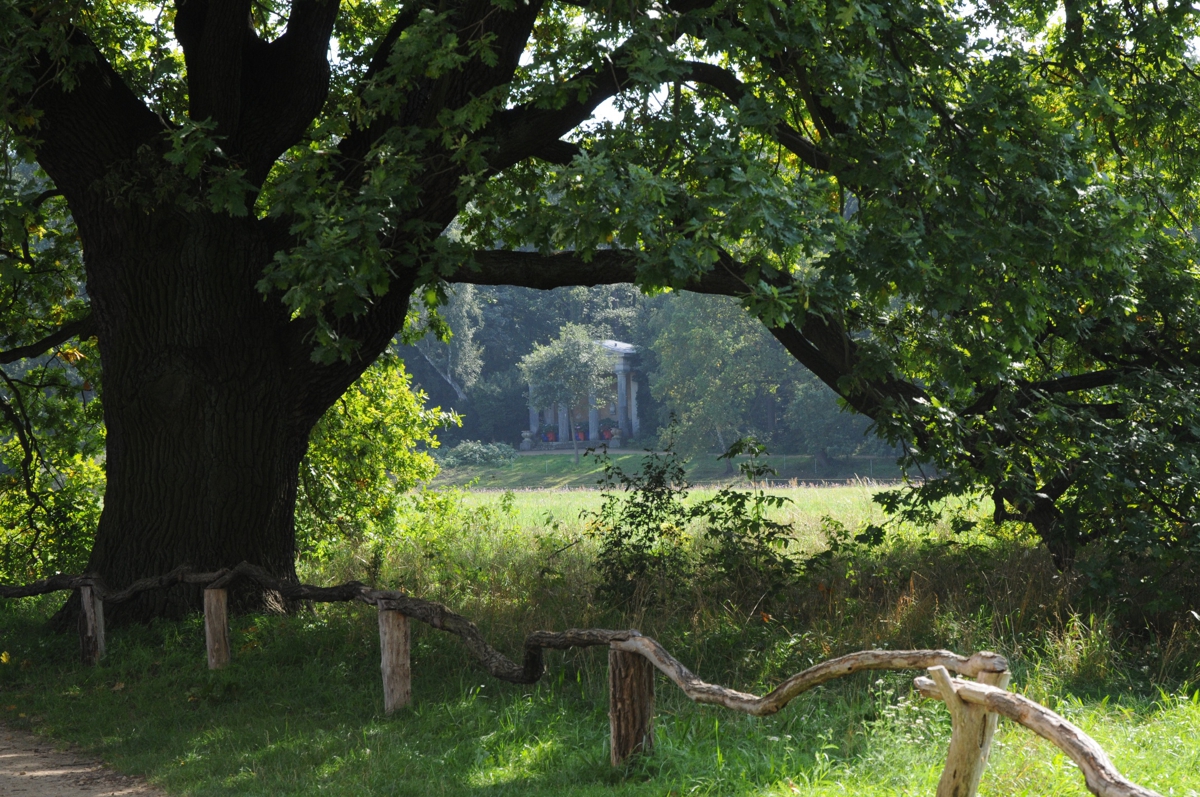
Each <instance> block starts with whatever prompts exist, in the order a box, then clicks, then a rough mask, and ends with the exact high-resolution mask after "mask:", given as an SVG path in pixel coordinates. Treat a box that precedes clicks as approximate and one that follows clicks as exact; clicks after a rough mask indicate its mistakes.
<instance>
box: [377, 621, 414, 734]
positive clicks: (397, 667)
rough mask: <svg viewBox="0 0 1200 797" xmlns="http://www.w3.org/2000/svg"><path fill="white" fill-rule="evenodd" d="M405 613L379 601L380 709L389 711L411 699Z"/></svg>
mask: <svg viewBox="0 0 1200 797" xmlns="http://www.w3.org/2000/svg"><path fill="white" fill-rule="evenodd" d="M409 633H410V632H409V624H408V615H406V614H404V613H403V612H401V611H398V610H397V609H395V608H394V607H392V606H391V605H389V604H388V603H387V602H386V601H380V602H379V652H380V658H381V659H382V661H381V663H380V669H381V670H382V671H383V711H384V713H385V714H391V713H392V712H394V711H395V710H396V709H398V708H404V707H405V706H407V705H408V704H409V703H411V702H412V662H411V660H410V658H409V656H410V649H411V644H410V643H411V638H410V635H409Z"/></svg>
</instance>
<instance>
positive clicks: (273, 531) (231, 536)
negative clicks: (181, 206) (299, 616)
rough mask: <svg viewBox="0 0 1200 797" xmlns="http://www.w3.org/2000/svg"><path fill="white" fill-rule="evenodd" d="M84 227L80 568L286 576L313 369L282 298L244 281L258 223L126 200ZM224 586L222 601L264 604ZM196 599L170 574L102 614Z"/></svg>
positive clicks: (259, 248)
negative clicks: (93, 454) (94, 444)
mask: <svg viewBox="0 0 1200 797" xmlns="http://www.w3.org/2000/svg"><path fill="white" fill-rule="evenodd" d="M106 215H107V214H106ZM89 227H90V228H91V229H92V230H94V229H95V226H94V225H86V224H85V225H81V228H82V229H85V230H87V229H88V228H89ZM85 240H86V242H87V244H88V245H89V246H88V249H87V251H88V275H89V280H88V291H89V294H90V297H91V301H92V306H93V312H94V315H95V318H96V324H97V333H98V337H99V345H100V352H101V357H102V360H103V365H104V386H103V400H104V413H105V422H106V424H107V429H108V439H107V461H106V467H107V474H108V486H107V491H106V493H105V498H104V511H103V514H102V516H101V519H100V524H99V529H98V531H97V534H96V541H95V545H94V548H93V550H92V554H91V559H90V561H89V563H88V570H89V572H93V573H96V574H98V575H100V576H101V577H103V578H104V580H105V582H106V583H107V584H108V585H109V586H110V587H114V588H120V587H123V586H125V585H127V584H129V583H130V582H132V581H134V580H136V579H138V578H144V577H146V576H152V575H157V574H161V573H165V572H167V571H169V570H171V569H173V568H175V567H177V566H179V565H181V564H188V565H191V566H193V567H196V568H201V569H207V570H215V569H218V568H221V567H231V566H233V565H236V564H237V563H238V562H241V561H248V562H251V563H252V564H255V565H258V566H260V567H263V568H265V569H266V570H268V571H269V572H271V573H272V574H274V575H276V576H280V577H284V578H294V577H295V567H294V554H295V541H294V528H293V511H294V507H295V500H296V487H297V472H298V468H299V464H300V460H301V459H302V457H303V456H304V452H305V447H306V445H307V438H308V433H309V431H310V430H311V427H312V424H313V423H314V422H315V421H316V419H317V417H319V415H320V410H321V409H323V407H319V406H318V407H315V408H314V407H313V406H305V405H304V403H305V401H306V400H307V401H308V403H309V404H311V403H312V402H311V399H306V398H305V397H306V395H307V393H306V392H305V391H304V390H303V389H302V388H303V387H304V386H305V385H304V383H303V381H302V378H303V376H304V375H308V377H309V378H311V373H312V368H311V363H310V362H309V358H308V357H307V356H303V357H302V358H298V357H297V355H296V352H295V351H294V349H295V348H296V347H295V345H294V341H293V340H292V337H291V336H292V333H291V331H290V330H289V329H288V318H287V314H286V311H285V310H284V308H283V307H282V305H280V303H279V302H276V301H269V300H268V301H264V298H263V296H262V295H261V294H260V293H259V292H258V291H257V290H256V289H255V283H256V281H257V280H258V279H259V278H260V276H261V274H262V269H263V266H264V264H265V263H267V262H269V260H270V258H271V255H272V249H271V247H270V246H268V245H267V244H266V242H265V241H264V240H263V237H262V235H261V230H259V229H257V226H256V223H255V222H253V221H247V220H242V221H237V220H233V219H230V218H221V217H213V216H209V215H201V214H187V215H184V214H179V213H175V214H171V215H167V217H166V219H165V220H164V218H162V215H160V214H158V213H150V214H137V213H136V212H133V213H125V214H121V215H120V217H119V218H118V219H117V220H116V222H115V223H113V222H112V221H110V222H109V227H108V228H107V229H104V230H103V232H101V233H100V234H98V235H97V234H93V235H91V236H85ZM337 392H340V391H336V392H334V394H333V395H334V396H336V393H337ZM332 400H333V399H332V398H329V399H328V400H327V401H325V402H324V403H328V401H332ZM230 598H231V603H232V605H233V607H235V608H246V607H247V605H248V604H249V605H255V604H258V605H261V603H262V601H263V600H266V601H267V603H268V604H269V603H270V596H262V595H254V594H247V593H245V592H243V593H241V594H239V593H237V592H234V593H232V594H231V595H230ZM200 606H201V588H200V587H199V586H195V585H193V586H180V587H177V588H175V589H173V590H171V591H170V592H151V593H146V594H144V595H143V596H142V597H141V598H140V599H136V600H135V601H134V602H131V603H129V604H125V605H122V606H115V607H112V613H111V616H112V619H115V620H117V621H118V622H120V621H128V620H131V619H144V618H147V617H151V616H178V615H180V614H182V613H185V612H188V611H194V610H197V609H199V608H200Z"/></svg>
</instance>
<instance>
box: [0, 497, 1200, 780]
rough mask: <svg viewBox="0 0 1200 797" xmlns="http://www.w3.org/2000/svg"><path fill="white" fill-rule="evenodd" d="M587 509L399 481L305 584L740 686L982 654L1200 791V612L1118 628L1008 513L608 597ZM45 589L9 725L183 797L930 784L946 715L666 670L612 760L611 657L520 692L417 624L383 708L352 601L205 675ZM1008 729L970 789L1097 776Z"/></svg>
mask: <svg viewBox="0 0 1200 797" xmlns="http://www.w3.org/2000/svg"><path fill="white" fill-rule="evenodd" d="M869 492H870V489H869V488H868V487H863V486H859V487H849V488H836V489H826V490H797V491H794V492H793V493H792V496H793V497H794V498H795V504H794V505H793V506H790V507H787V508H785V509H784V510H783V511H784V513H786V514H787V517H788V519H790V520H791V521H793V522H794V523H795V524H796V526H797V528H798V532H797V535H798V543H797V550H799V551H803V552H806V553H813V552H816V551H819V550H820V549H821V548H822V547H823V546H824V545H825V542H826V537H825V532H824V531H823V529H825V528H827V527H826V526H823V524H822V517H823V516H824V515H834V516H836V517H838V518H839V519H840V520H841V522H843V523H844V524H846V525H847V526H848V527H854V526H856V525H858V524H859V523H861V522H863V521H868V520H874V519H876V516H875V514H874V512H875V511H874V509H873V508H872V506H871V505H870V503H869V500H868V495H869ZM585 495H586V494H585ZM591 500H593V498H592V497H587V498H583V497H581V495H580V494H579V493H568V494H529V493H527V494H516V495H512V496H504V495H501V494H490V495H487V496H481V495H470V494H465V495H464V494H454V493H448V494H447V493H429V494H425V495H422V496H415V497H414V503H413V506H412V509H411V511H410V512H409V513H408V514H407V515H406V517H405V519H404V522H403V523H402V525H401V527H400V528H398V529H397V530H396V532H395V533H394V534H391V535H389V536H387V537H386V538H377V539H364V540H361V541H358V542H357V543H355V544H353V545H351V544H347V545H346V546H344V547H343V548H341V549H340V550H338V551H337V553H336V555H335V556H333V557H331V558H329V559H328V560H325V561H322V562H319V563H317V562H310V563H306V564H305V565H304V573H303V576H304V578H305V580H307V581H309V582H312V583H332V582H335V581H343V580H347V579H350V578H357V579H361V580H367V581H370V582H372V583H375V584H378V585H380V586H388V587H403V588H405V589H407V590H409V591H410V592H411V593H413V594H418V595H421V596H423V597H428V598H433V599H436V600H441V601H444V602H446V603H447V604H449V605H450V606H452V607H453V608H455V609H456V610H458V611H461V612H463V613H464V614H466V615H468V616H470V617H472V619H474V620H476V622H477V623H478V624H479V625H480V627H481V629H482V630H483V632H484V633H485V634H486V635H487V636H488V637H489V638H490V639H491V640H493V642H494V644H496V645H497V646H499V647H501V648H502V649H505V650H507V651H509V653H510V655H516V654H517V653H518V652H519V650H520V648H519V645H520V641H521V639H522V638H523V637H524V635H525V634H526V633H527V632H528V631H531V630H533V629H536V628H548V629H562V628H567V627H580V626H608V627H638V628H640V629H641V630H642V631H643V632H645V633H649V634H652V635H654V636H655V637H657V638H658V639H660V641H662V642H663V644H664V645H666V647H667V648H668V649H669V650H670V651H671V652H672V653H673V654H674V655H676V656H677V657H678V658H680V659H681V660H682V661H683V662H684V663H685V664H687V665H688V666H689V667H691V668H692V669H693V670H694V671H696V672H697V673H698V674H699V675H700V676H701V677H703V678H705V679H707V680H710V681H716V682H719V683H723V684H726V685H729V686H733V687H736V688H740V689H744V690H752V691H761V690H763V689H765V688H768V687H769V686H770V685H773V684H775V683H777V682H778V680H779V679H781V678H783V677H785V676H787V675H790V674H791V673H793V672H795V671H797V670H800V669H802V668H804V667H806V666H809V665H811V664H813V663H816V662H818V661H821V660H824V659H826V658H829V657H831V656H835V655H838V654H840V653H844V652H848V651H851V650H856V649H861V648H864V647H893V648H898V647H948V648H951V649H955V650H959V651H962V652H964V653H966V652H971V651H973V650H979V649H984V648H989V649H993V650H998V651H1000V652H1002V653H1004V654H1005V655H1007V656H1009V658H1010V661H1011V662H1012V664H1013V667H1014V670H1015V684H1014V688H1017V689H1019V690H1022V691H1024V692H1025V693H1027V694H1029V695H1030V696H1031V697H1034V698H1035V699H1038V700H1041V701H1042V702H1046V703H1047V704H1048V705H1050V706H1051V707H1052V708H1055V710H1058V711H1060V712H1062V713H1065V714H1066V715H1067V716H1069V717H1070V718H1071V719H1072V721H1074V722H1076V723H1077V724H1080V725H1081V726H1082V727H1084V729H1085V730H1087V731H1088V732H1089V733H1091V734H1093V735H1094V736H1095V737H1096V738H1097V739H1098V740H1100V741H1101V743H1102V744H1104V745H1105V746H1106V748H1107V749H1108V750H1109V752H1110V754H1111V755H1112V757H1113V758H1114V760H1115V761H1116V763H1117V765H1118V766H1119V767H1121V768H1122V769H1123V770H1124V771H1126V772H1127V774H1129V775H1130V776H1131V777H1133V778H1134V779H1135V780H1137V781H1138V782H1141V783H1144V784H1146V785H1148V786H1151V787H1153V788H1156V789H1158V790H1159V791H1160V792H1162V793H1164V794H1168V793H1172V790H1173V793H1174V794H1178V795H1186V794H1196V793H1198V792H1200V752H1197V746H1196V745H1195V743H1194V740H1195V739H1196V738H1200V692H1198V691H1197V686H1200V683H1197V679H1198V666H1197V662H1200V633H1198V632H1197V628H1196V627H1190V626H1188V625H1187V623H1186V622H1185V621H1186V620H1187V618H1186V617H1181V618H1177V619H1178V622H1176V623H1174V624H1170V623H1167V624H1160V625H1159V626H1155V627H1149V626H1146V625H1137V624H1131V622H1130V621H1129V620H1128V617H1127V616H1126V615H1124V614H1122V613H1120V612H1118V611H1116V609H1115V608H1114V607H1109V606H1105V605H1103V604H1101V603H1096V602H1091V603H1087V602H1086V601H1085V600H1084V593H1083V591H1082V589H1081V584H1079V583H1078V581H1077V580H1075V579H1073V578H1069V577H1064V576H1062V575H1061V574H1059V573H1057V572H1056V571H1055V570H1054V568H1053V567H1052V566H1051V564H1050V562H1049V559H1048V557H1047V556H1045V555H1044V553H1043V552H1042V551H1041V550H1040V549H1039V548H1038V547H1037V546H1036V545H1035V544H1034V542H1033V541H1032V540H1031V539H1029V538H1028V537H1026V536H1024V535H1022V534H1020V533H1018V532H1017V531H1015V530H1008V529H1004V530H991V533H987V534H985V533H982V532H981V531H977V532H975V533H973V534H968V535H958V536H954V535H951V534H950V533H949V530H948V529H942V528H935V529H912V528H909V529H902V530H900V532H899V533H898V534H896V535H895V536H894V537H892V538H891V539H890V540H889V541H888V542H887V543H886V544H885V545H883V546H880V547H878V548H873V549H867V548H863V547H855V546H849V547H846V548H843V549H842V550H840V551H839V552H838V553H837V554H836V555H834V556H831V557H829V558H828V560H827V561H826V562H825V563H824V564H822V565H821V566H819V567H813V568H812V569H810V571H809V572H808V573H807V575H806V576H805V577H804V578H803V579H801V580H800V581H799V582H798V583H796V584H795V585H794V586H792V587H790V588H789V589H787V590H783V591H781V592H780V593H779V594H776V595H773V596H764V597H763V598H762V599H759V596H756V595H751V594H742V591H739V589H738V588H737V585H734V586H733V587H731V588H730V590H729V592H728V594H724V595H722V594H720V593H714V592H713V591H712V590H710V589H683V590H680V591H679V592H678V593H676V594H675V595H674V597H675V600H674V601H673V602H671V603H668V604H659V605H640V606H631V605H626V606H621V607H614V606H606V605H604V604H602V603H600V602H598V601H597V600H596V597H595V596H596V592H595V587H596V583H597V582H596V576H595V575H594V572H593V568H592V562H593V556H594V553H595V541H594V540H593V539H592V538H590V537H589V536H588V534H587V529H586V524H585V522H584V521H583V520H582V519H581V518H580V516H579V509H580V508H581V501H591ZM585 506H586V505H585ZM593 506H594V505H593ZM977 511H978V514H979V515H980V516H983V515H984V514H986V508H979V509H978V510H977ZM53 608H54V601H51V600H45V599H43V600H40V601H24V602H9V603H8V604H7V605H5V606H3V607H0V649H2V650H4V651H7V652H8V653H9V663H8V664H0V718H3V719H4V720H5V721H8V722H12V723H14V724H17V725H23V726H26V727H33V728H35V729H36V730H38V731H39V732H41V733H45V734H48V735H51V736H54V737H56V738H60V739H65V740H71V741H75V742H78V743H80V744H82V745H84V746H85V747H86V748H87V749H89V750H92V751H95V752H97V753H99V754H101V755H103V756H105V757H106V758H108V759H109V760H112V761H113V762H115V763H116V764H117V765H118V766H120V767H121V768H122V769H125V770H127V771H131V772H137V773H143V774H147V775H149V776H150V777H151V778H152V779H154V780H155V781H157V782H159V783H161V784H162V785H163V786H164V787H166V788H167V789H168V790H169V791H171V792H173V793H179V794H197V795H204V794H314V793H329V794H338V795H340V794H345V795H351V794H354V795H360V794H365V795H373V794H380V795H383V794H387V795H409V794H412V795H424V794H434V795H437V794H445V795H504V794H522V795H524V794H531V795H556V796H557V795H563V794H571V795H576V794H578V795H592V794H597V795H599V794H604V795H614V794H619V795H643V794H644V795H664V794H671V793H675V794H678V795H684V794H713V795H734V794H736V795H743V794H744V795H750V794H786V795H790V794H797V793H801V794H814V795H826V794H827V795H834V794H837V795H843V794H845V793H847V792H850V793H854V794H864V795H884V794H888V795H894V794H932V793H933V789H934V786H935V785H936V782H937V778H938V775H939V773H940V769H941V763H942V757H943V756H944V752H945V745H946V742H947V740H948V735H949V723H948V718H947V716H946V712H945V710H944V709H943V708H942V707H941V705H940V704H938V703H927V702H922V701H920V700H918V699H917V698H916V697H915V696H914V695H913V694H912V691H911V689H910V684H911V679H910V676H907V675H903V674H884V675H882V676H881V675H879V674H872V675H860V676H856V677H853V678H849V679H844V680H843V681H841V682H836V683H833V684H830V685H827V686H825V687H821V688H820V689H818V690H816V691H815V692H813V693H811V694H808V695H805V696H802V697H801V698H799V699H797V700H796V701H795V702H794V703H793V704H791V705H790V706H789V707H788V708H787V709H785V710H784V711H783V712H781V714H780V715H777V716H775V717H771V718H762V719H756V718H750V717H744V716H740V715H733V714H730V713H729V712H725V711H722V710H720V709H715V708H712V707H705V706H696V705H694V704H692V703H690V702H689V701H687V700H686V698H685V697H683V696H682V695H681V694H680V693H679V692H678V690H675V689H674V688H673V687H670V686H669V685H667V684H666V683H665V682H663V681H660V692H659V698H658V706H657V716H656V745H657V748H656V752H655V754H654V756H652V757H649V758H645V759H641V760H634V761H633V762H631V763H630V764H629V765H628V766H626V767H624V768H621V769H617V770H612V769H611V768H610V767H609V766H608V764H607V750H606V742H607V718H606V714H605V712H606V707H607V706H606V695H605V692H606V662H605V656H604V652H603V651H597V650H590V651H568V652H565V653H551V654H550V655H549V657H548V663H549V673H548V675H547V676H546V678H544V679H543V680H542V681H541V682H540V683H538V684H536V685H534V686H532V687H530V686H513V685H508V684H503V683H499V682H496V681H494V680H491V679H489V678H488V677H487V676H485V675H484V674H482V673H481V672H480V671H479V670H478V668H476V667H475V666H473V664H472V662H471V661H470V660H468V659H466V658H465V655H464V653H463V650H462V648H461V646H460V645H459V644H458V642H457V641H456V640H455V639H453V638H450V637H448V636H447V635H445V634H441V633H439V632H437V631H434V630H431V629H428V628H424V627H422V626H417V627H415V628H414V638H413V643H414V654H413V665H414V673H415V680H414V707H413V708H412V709H411V710H406V711H403V712H401V713H399V714H397V715H394V716H392V717H385V716H384V715H383V714H382V696H381V692H380V686H379V670H378V655H379V653H378V641H377V639H378V636H377V630H376V626H375V618H374V613H373V611H372V610H370V609H369V608H368V607H362V606H357V605H328V604H326V605H317V606H314V607H311V608H310V609H305V610H304V611H301V612H299V613H297V614H295V615H293V616H288V617H279V616H247V617H237V618H234V620H233V629H232V641H233V651H234V661H233V664H232V666H231V667H230V668H229V669H228V670H226V671H223V672H219V673H209V672H208V671H207V670H206V669H205V668H204V667H205V664H204V651H203V645H204V642H203V638H204V635H203V629H202V623H201V620H200V619H199V618H192V619H191V620H188V621H185V622H182V623H158V624H154V625H152V626H149V627H135V628H123V629H116V630H114V631H113V632H112V633H111V634H110V641H109V655H108V657H107V658H106V659H105V661H104V662H103V663H102V665H101V666H100V667H97V668H94V669H91V668H83V667H80V666H78V665H76V664H75V663H74V660H75V657H76V654H75V651H74V646H75V644H76V643H75V641H74V640H73V639H72V638H70V637H57V636H53V635H48V634H46V633H45V632H44V631H42V630H41V628H40V626H39V623H40V621H41V619H42V618H44V617H45V616H46V615H47V613H48V612H49V611H51V610H52V609H53ZM1196 625H1197V626H1200V623H1197V624H1196ZM9 706H12V709H11V710H10V709H9V708H8V707H9ZM20 714H24V715H25V716H24V717H20V716H18V715H20ZM1003 727H1004V729H1003V730H1002V732H1001V734H1000V736H999V739H998V743H997V749H996V752H995V757H994V759H993V762H992V764H991V765H990V766H989V768H988V771H987V774H986V776H985V780H984V785H983V793H985V794H1014V795H1025V794H1028V795H1034V794H1037V795H1043V794H1064V795H1065V794H1084V793H1085V790H1084V788H1083V782H1082V778H1081V777H1080V776H1079V774H1078V772H1077V771H1075V770H1074V769H1073V767H1071V766H1070V765H1069V764H1068V763H1066V762H1065V761H1064V759H1063V757H1062V756H1061V755H1060V754H1058V753H1057V751H1056V750H1055V749H1053V748H1051V747H1050V746H1048V745H1046V744H1043V743H1041V742H1039V741H1038V740H1036V738H1035V737H1033V736H1032V735H1031V734H1029V733H1028V732H1027V731H1025V730H1023V729H1020V728H1015V727H1010V726H1003Z"/></svg>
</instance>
